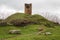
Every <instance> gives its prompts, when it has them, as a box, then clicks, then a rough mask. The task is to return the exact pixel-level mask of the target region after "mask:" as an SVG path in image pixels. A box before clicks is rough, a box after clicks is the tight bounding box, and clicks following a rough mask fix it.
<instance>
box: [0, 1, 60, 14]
mask: <svg viewBox="0 0 60 40" xmlns="http://www.w3.org/2000/svg"><path fill="white" fill-rule="evenodd" d="M24 3H32V4H33V11H34V12H35V13H39V12H47V11H50V12H56V13H57V12H58V13H60V0H0V5H7V6H9V7H12V8H14V9H17V10H21V11H23V10H24Z"/></svg>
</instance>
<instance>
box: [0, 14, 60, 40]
mask: <svg viewBox="0 0 60 40" xmlns="http://www.w3.org/2000/svg"><path fill="white" fill-rule="evenodd" d="M25 18H26V19H30V20H32V19H33V21H34V22H36V21H38V22H40V23H39V24H30V25H27V26H24V27H17V26H0V40H4V39H5V40H60V25H59V24H55V23H54V22H51V21H48V20H46V19H45V18H44V17H42V16H39V15H26V14H22V13H16V14H13V15H11V16H9V17H8V18H7V19H5V20H4V21H7V22H9V21H11V20H14V19H25ZM39 28H43V29H44V30H43V32H51V33H52V34H51V35H44V34H43V33H41V34H38V32H39V30H38V29H39ZM13 29H15V30H16V29H17V30H21V34H19V35H16V34H9V33H8V32H9V30H13Z"/></svg>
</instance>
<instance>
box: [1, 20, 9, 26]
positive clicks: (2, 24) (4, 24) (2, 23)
mask: <svg viewBox="0 0 60 40" xmlns="http://www.w3.org/2000/svg"><path fill="white" fill-rule="evenodd" d="M7 25H8V24H7V22H5V21H1V22H0V26H7Z"/></svg>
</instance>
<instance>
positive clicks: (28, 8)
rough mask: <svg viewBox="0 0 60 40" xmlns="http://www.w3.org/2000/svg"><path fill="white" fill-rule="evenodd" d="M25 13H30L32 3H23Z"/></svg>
mask: <svg viewBox="0 0 60 40" xmlns="http://www.w3.org/2000/svg"><path fill="white" fill-rule="evenodd" d="M25 14H29V15H31V14H32V4H31V3H30V4H26V3H25Z"/></svg>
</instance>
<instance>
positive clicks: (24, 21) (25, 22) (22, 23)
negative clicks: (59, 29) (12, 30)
mask: <svg viewBox="0 0 60 40" xmlns="http://www.w3.org/2000/svg"><path fill="white" fill-rule="evenodd" d="M11 24H13V25H15V26H25V25H28V24H30V21H29V20H27V19H15V20H12V21H11Z"/></svg>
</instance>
